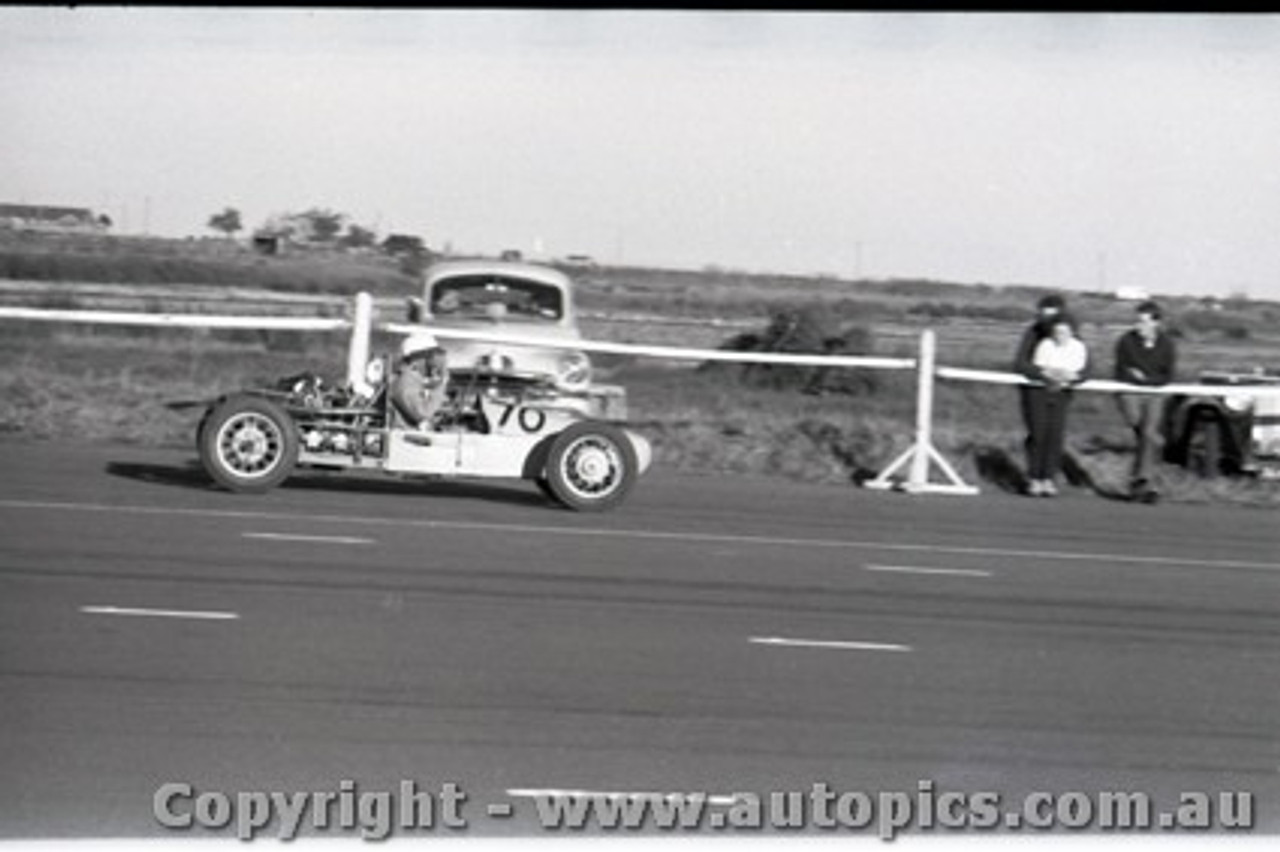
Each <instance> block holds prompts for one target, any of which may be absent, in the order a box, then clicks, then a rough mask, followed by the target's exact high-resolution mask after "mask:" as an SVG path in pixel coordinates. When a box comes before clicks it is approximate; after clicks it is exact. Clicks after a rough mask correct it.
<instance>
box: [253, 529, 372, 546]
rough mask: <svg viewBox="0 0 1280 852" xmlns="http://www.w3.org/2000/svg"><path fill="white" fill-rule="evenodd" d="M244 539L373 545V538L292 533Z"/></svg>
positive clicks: (267, 533)
mask: <svg viewBox="0 0 1280 852" xmlns="http://www.w3.org/2000/svg"><path fill="white" fill-rule="evenodd" d="M241 537H242V538H260V539H266V540H268V541H306V542H311V543H315V544H373V543H374V542H373V539H371V538H357V537H355V536H348V535H293V534H291V533H269V532H265V533H259V532H247V533H241Z"/></svg>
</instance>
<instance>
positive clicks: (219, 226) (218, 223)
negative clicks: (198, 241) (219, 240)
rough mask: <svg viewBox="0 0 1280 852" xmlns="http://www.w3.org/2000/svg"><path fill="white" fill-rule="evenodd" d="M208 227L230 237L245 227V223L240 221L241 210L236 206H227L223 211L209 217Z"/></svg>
mask: <svg viewBox="0 0 1280 852" xmlns="http://www.w3.org/2000/svg"><path fill="white" fill-rule="evenodd" d="M208 227H210V228H212V229H213V230H215V231H221V232H222V233H223V234H226V235H227V236H228V237H230V236H233V235H234V234H235V232H236V231H239V230H240V229H241V228H243V227H244V224H243V223H242V222H241V221H240V211H239V210H237V209H235V208H234V207H227V208H225V209H224V210H223V211H222V212H221V213H215V214H213V215H212V216H210V217H209V223H208Z"/></svg>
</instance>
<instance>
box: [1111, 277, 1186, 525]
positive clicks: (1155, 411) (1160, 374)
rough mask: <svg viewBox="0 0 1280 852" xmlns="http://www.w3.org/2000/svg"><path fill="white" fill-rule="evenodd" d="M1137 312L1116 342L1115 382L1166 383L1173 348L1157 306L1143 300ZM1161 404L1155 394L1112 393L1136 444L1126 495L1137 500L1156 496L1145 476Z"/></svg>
mask: <svg viewBox="0 0 1280 852" xmlns="http://www.w3.org/2000/svg"><path fill="white" fill-rule="evenodd" d="M1137 313H1138V316H1137V319H1136V320H1135V321H1134V324H1133V328H1131V329H1129V330H1128V331H1126V332H1125V333H1124V334H1122V335H1120V338H1119V339H1118V340H1117V341H1116V358H1115V364H1116V368H1115V379H1116V381H1118V382H1128V383H1129V384H1134V385H1145V386H1148V387H1151V386H1156V385H1165V384H1168V383H1169V382H1171V381H1173V373H1174V369H1175V367H1176V365H1177V348H1176V347H1175V346H1174V343H1173V338H1172V337H1171V336H1170V335H1169V334H1168V333H1167V332H1165V331H1164V329H1162V328H1161V311H1160V306H1159V305H1157V304H1156V303H1155V302H1152V301H1146V302H1143V303H1142V304H1140V305H1138V309H1137ZM1162 402H1163V397H1161V396H1160V395H1158V394H1146V393H1142V394H1138V393H1132V394H1124V393H1122V394H1116V403H1117V405H1118V406H1119V408H1120V416H1121V417H1123V418H1124V422H1125V424H1126V425H1127V426H1128V427H1129V428H1130V429H1132V430H1133V434H1134V437H1135V438H1137V442H1138V445H1137V449H1136V450H1135V451H1134V454H1133V467H1132V468H1131V470H1130V476H1129V493H1130V495H1131V496H1132V497H1133V498H1134V499H1137V500H1146V501H1152V500H1153V499H1154V498H1155V496H1156V494H1155V490H1154V489H1153V488H1152V487H1151V481H1150V479H1149V477H1150V475H1151V468H1152V466H1153V465H1154V464H1155V454H1156V444H1157V442H1158V441H1159V439H1160V413H1161V405H1162Z"/></svg>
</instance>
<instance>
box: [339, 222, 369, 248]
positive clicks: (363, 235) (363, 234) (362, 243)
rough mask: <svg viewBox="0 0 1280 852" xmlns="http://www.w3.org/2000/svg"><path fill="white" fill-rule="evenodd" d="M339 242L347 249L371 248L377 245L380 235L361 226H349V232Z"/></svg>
mask: <svg viewBox="0 0 1280 852" xmlns="http://www.w3.org/2000/svg"><path fill="white" fill-rule="evenodd" d="M339 242H341V243H342V245H343V246H345V247H346V248H355V249H358V248H369V247H370V246H374V245H377V243H378V235H377V234H375V233H374V232H373V231H371V230H370V229H368V228H365V227H362V226H360V225H348V226H347V232H346V233H345V234H343V235H342V239H341V240H340V241H339Z"/></svg>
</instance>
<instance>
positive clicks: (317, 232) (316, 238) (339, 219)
mask: <svg viewBox="0 0 1280 852" xmlns="http://www.w3.org/2000/svg"><path fill="white" fill-rule="evenodd" d="M298 218H299V219H301V220H302V222H304V223H305V225H306V230H307V232H308V236H309V237H310V239H311V241H312V242H317V243H331V242H333V241H334V239H335V238H336V237H337V236H338V234H340V233H342V226H343V225H344V224H346V221H347V216H346V214H345V213H336V212H334V211H333V210H321V209H320V208H318V207H313V208H311V209H310V210H307V211H306V212H304V213H299V214H298Z"/></svg>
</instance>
